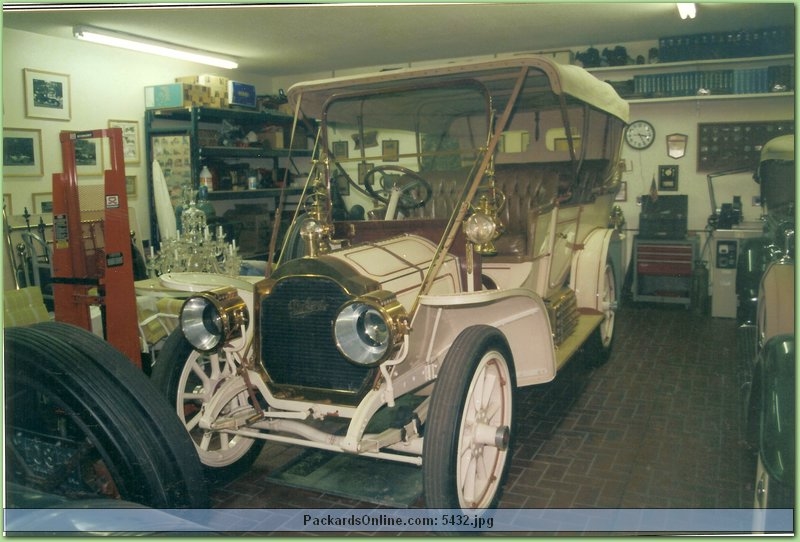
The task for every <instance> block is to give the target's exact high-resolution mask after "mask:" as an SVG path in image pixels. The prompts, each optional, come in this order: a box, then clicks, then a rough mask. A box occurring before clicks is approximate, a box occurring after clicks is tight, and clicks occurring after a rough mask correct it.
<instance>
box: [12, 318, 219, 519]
mask: <svg viewBox="0 0 800 542" xmlns="http://www.w3.org/2000/svg"><path fill="white" fill-rule="evenodd" d="M5 393H6V415H5V422H6V426H5V427H6V429H5V437H6V447H7V450H8V453H7V458H8V467H7V477H8V481H9V482H15V483H18V484H20V485H24V486H26V487H30V488H33V489H36V490H39V491H43V492H46V493H50V494H56V495H62V496H65V497H68V498H70V499H96V498H109V499H120V500H126V501H130V502H135V503H139V504H143V505H145V506H149V507H153V508H206V507H208V504H209V502H208V497H207V492H206V487H205V481H204V479H203V476H202V469H201V467H200V463H199V462H198V461H197V454H196V453H195V452H194V449H193V448H192V445H191V443H190V442H189V440H188V439H187V438H186V434H185V432H184V431H183V428H182V427H181V425H180V424H179V423H178V421H177V419H176V418H175V416H174V414H173V413H172V412H171V411H170V409H169V407H168V405H167V404H166V402H165V401H164V400H163V398H162V397H161V396H160V395H159V394H158V392H157V390H155V389H154V388H153V387H152V384H151V383H150V382H149V381H148V379H147V377H146V376H145V375H144V374H143V373H142V372H141V371H140V370H139V369H137V368H136V367H134V365H133V364H132V363H131V362H130V360H128V359H127V358H126V357H125V356H124V355H123V354H122V353H121V352H119V351H117V350H116V349H114V348H113V347H111V346H110V345H108V344H107V343H106V342H104V341H103V340H102V339H100V338H98V337H97V336H95V335H93V334H91V333H89V332H88V331H85V330H83V329H80V328H76V327H73V326H69V325H67V324H60V323H43V324H37V325H35V326H32V327H25V328H9V329H7V330H6V331H5Z"/></svg>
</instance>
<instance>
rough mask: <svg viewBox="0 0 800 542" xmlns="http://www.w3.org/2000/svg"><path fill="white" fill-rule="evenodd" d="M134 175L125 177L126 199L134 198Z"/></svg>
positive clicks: (135, 179) (135, 178)
mask: <svg viewBox="0 0 800 542" xmlns="http://www.w3.org/2000/svg"><path fill="white" fill-rule="evenodd" d="M136 181H137V177H136V175H125V194H127V196H128V199H131V198H135V197H136Z"/></svg>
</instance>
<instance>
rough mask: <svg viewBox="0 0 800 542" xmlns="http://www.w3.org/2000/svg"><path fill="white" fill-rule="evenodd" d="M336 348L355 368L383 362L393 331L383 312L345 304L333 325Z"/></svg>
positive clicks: (364, 306) (353, 304) (374, 308)
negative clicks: (354, 364)
mask: <svg viewBox="0 0 800 542" xmlns="http://www.w3.org/2000/svg"><path fill="white" fill-rule="evenodd" d="M334 335H335V338H336V346H337V347H338V348H339V351H340V352H341V353H342V354H344V356H345V357H347V359H349V360H350V361H352V362H353V363H356V364H358V365H374V364H376V363H380V362H381V361H383V359H384V357H385V355H386V353H387V352H388V350H389V346H390V345H391V344H392V332H391V328H390V326H389V323H388V322H387V321H386V318H385V317H384V315H383V313H382V312H381V311H380V310H379V309H377V308H376V307H373V306H372V305H369V304H367V303H363V302H358V301H357V302H354V303H350V304H349V305H346V306H345V307H344V308H343V309H342V310H341V311H340V312H339V315H338V316H337V317H336V322H335V324H334Z"/></svg>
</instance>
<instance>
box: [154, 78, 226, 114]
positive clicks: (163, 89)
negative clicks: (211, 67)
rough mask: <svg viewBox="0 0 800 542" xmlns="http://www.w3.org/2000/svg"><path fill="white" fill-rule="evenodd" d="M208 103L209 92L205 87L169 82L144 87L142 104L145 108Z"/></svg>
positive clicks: (209, 100)
mask: <svg viewBox="0 0 800 542" xmlns="http://www.w3.org/2000/svg"><path fill="white" fill-rule="evenodd" d="M210 103H211V93H210V92H209V90H208V88H207V87H203V86H200V85H187V84H183V83H170V84H166V85H153V86H149V87H144V106H145V108H146V109H162V108H169V107H191V106H193V105H208V104H210Z"/></svg>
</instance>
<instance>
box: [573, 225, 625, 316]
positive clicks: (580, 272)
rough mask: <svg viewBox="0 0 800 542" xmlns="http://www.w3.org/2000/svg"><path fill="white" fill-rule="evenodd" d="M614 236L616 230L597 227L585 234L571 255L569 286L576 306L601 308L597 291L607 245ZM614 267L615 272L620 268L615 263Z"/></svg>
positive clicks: (606, 254)
mask: <svg viewBox="0 0 800 542" xmlns="http://www.w3.org/2000/svg"><path fill="white" fill-rule="evenodd" d="M616 238H618V234H617V232H616V230H613V229H606V228H598V229H596V230H594V231H592V232H591V233H590V234H589V235H588V236H586V240H585V241H584V243H583V248H582V249H581V250H580V251H578V252H577V253H576V254H575V256H574V257H573V259H572V271H571V273H570V285H569V286H570V288H571V289H572V290H574V291H575V296H576V298H577V301H578V307H581V308H591V309H595V310H599V311H602V310H603V307H601V306H600V302H601V300H600V296H599V295H598V292H599V290H600V285H601V284H603V280H604V274H605V269H606V262H607V261H608V256H609V246H610V245H611V242H612V240H614V239H616ZM614 268H615V272H616V271H617V270H621V267H618V266H617V265H615V266H614ZM617 284H619V281H617Z"/></svg>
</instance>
